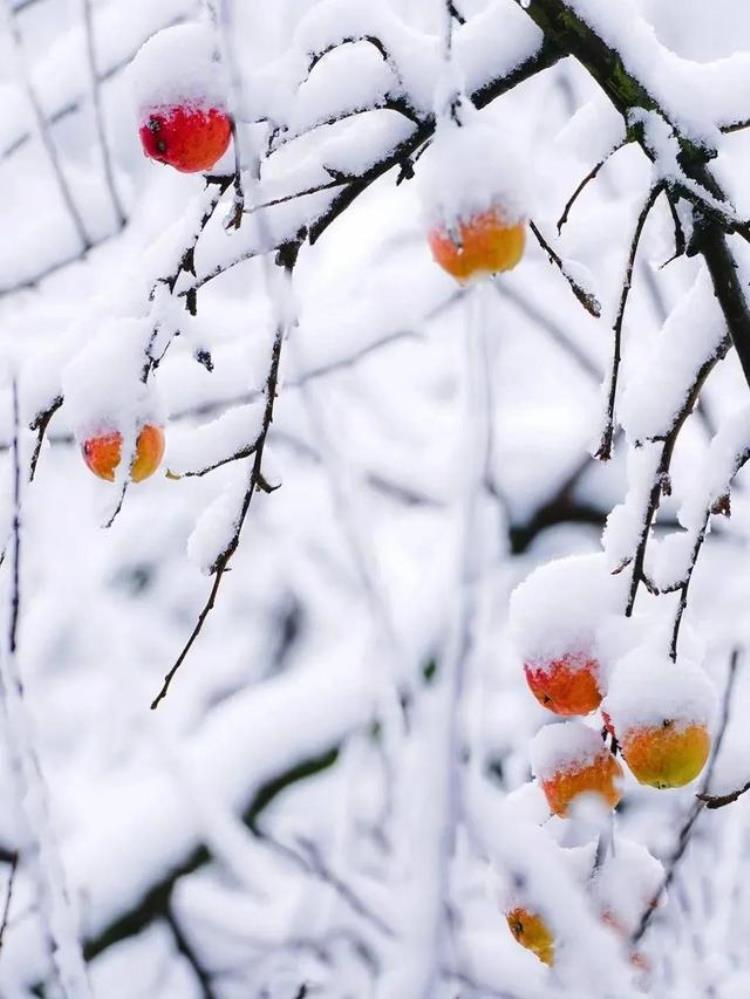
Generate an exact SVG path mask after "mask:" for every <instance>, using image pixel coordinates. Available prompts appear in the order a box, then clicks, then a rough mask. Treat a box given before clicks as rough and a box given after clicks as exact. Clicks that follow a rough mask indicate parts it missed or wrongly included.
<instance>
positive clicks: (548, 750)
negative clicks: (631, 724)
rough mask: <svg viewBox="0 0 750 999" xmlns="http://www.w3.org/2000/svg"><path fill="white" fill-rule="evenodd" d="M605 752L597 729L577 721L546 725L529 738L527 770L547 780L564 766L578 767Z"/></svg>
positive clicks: (585, 765) (564, 767) (578, 768)
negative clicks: (528, 763)
mask: <svg viewBox="0 0 750 999" xmlns="http://www.w3.org/2000/svg"><path fill="white" fill-rule="evenodd" d="M607 752H608V750H607V748H606V746H605V745H604V743H603V742H602V738H601V736H600V735H599V733H598V732H595V731H594V730H593V729H592V728H588V727H587V726H586V725H584V724H582V723H581V722H577V721H569V722H562V723H561V724H553V725H546V726H545V727H544V728H541V729H539V731H538V732H537V734H536V735H535V736H534V738H533V739H532V741H531V770H532V772H533V774H534V776H535V777H537V778H538V779H539V780H543V781H544V780H548V779H549V778H550V777H554V776H555V774H558V773H560V771H564V770H582V769H583V768H584V767H587V766H589V765H590V764H591V763H593V762H594V760H596V759H598V758H599V757H600V756H603V755H605V754H606V753H607Z"/></svg>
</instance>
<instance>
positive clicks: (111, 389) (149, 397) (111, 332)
mask: <svg viewBox="0 0 750 999" xmlns="http://www.w3.org/2000/svg"><path fill="white" fill-rule="evenodd" d="M150 332H151V324H150V323H149V321H148V320H147V319H117V320H115V321H112V322H111V323H110V324H109V325H108V326H106V327H105V328H104V329H102V330H101V331H100V332H99V333H98V334H97V335H96V336H95V337H94V338H93V339H92V340H91V341H90V342H89V343H88V344H87V345H86V346H85V347H84V349H83V350H81V351H80V353H79V354H77V355H76V357H74V358H73V360H72V361H71V362H70V363H69V364H67V365H66V367H65V368H64V370H63V373H62V379H61V380H62V390H63V394H64V396H65V411H66V414H67V416H68V419H69V420H70V423H71V426H72V428H73V431H74V433H75V435H76V438H77V439H78V440H79V441H80V442H83V441H84V440H87V439H88V438H89V437H92V436H96V435H97V434H100V433H107V432H110V431H112V430H119V431H120V432H121V433H122V434H123V437H124V439H125V440H127V438H128V436H129V434H131V433H134V432H135V430H136V429H137V428H140V427H142V426H143V425H144V424H146V423H156V424H162V423H163V422H164V414H163V412H162V410H161V406H160V404H159V401H158V399H157V397H156V395H155V393H154V391H153V389H152V388H151V386H150V385H148V384H147V385H144V384H143V382H142V381H141V375H142V372H143V365H144V358H145V354H144V349H145V346H146V344H147V342H148V339H149V336H150Z"/></svg>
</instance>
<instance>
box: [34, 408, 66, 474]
mask: <svg viewBox="0 0 750 999" xmlns="http://www.w3.org/2000/svg"><path fill="white" fill-rule="evenodd" d="M62 404H63V397H62V396H61V395H56V396H55V398H54V399H53V400H52V402H51V403H50V404H49V406H47V408H46V409H43V410H42V411H41V412H39V413H37V415H36V416H35V417H34V420H33V422H32V423H31V424H30V426H29V429H30V430H36V433H37V438H36V444H35V445H34V450H33V452H32V455H31V463H30V466H29V482H33V481H34V476H35V475H36V466H37V462H38V461H39V454H40V452H41V450H42V444H43V443H44V435H45V433H46V432H47V427H48V426H49V423H50V420H51V419H52V417H53V416H54V415H55V413H56V412H57V411H58V409H59V408H60V407H61V406H62Z"/></svg>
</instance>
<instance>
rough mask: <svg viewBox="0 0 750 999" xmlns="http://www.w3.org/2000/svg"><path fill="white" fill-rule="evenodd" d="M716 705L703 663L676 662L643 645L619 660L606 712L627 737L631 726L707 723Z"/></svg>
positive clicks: (714, 711) (708, 724)
mask: <svg viewBox="0 0 750 999" xmlns="http://www.w3.org/2000/svg"><path fill="white" fill-rule="evenodd" d="M716 703H717V700H716V691H715V688H714V687H713V685H712V683H711V681H710V680H709V679H708V677H707V676H706V674H705V672H704V671H703V670H702V669H701V668H700V667H699V666H697V665H696V664H695V663H693V662H691V661H690V660H689V659H679V660H678V661H677V662H676V663H673V662H672V661H671V660H670V659H669V658H668V657H666V656H664V655H663V654H660V653H659V651H658V649H657V648H655V647H653V646H651V645H643V646H641V647H640V648H637V649H634V650H633V651H632V652H630V653H628V655H626V656H624V657H623V658H622V659H621V660H620V661H619V662H618V663H617V664H616V666H615V668H614V670H613V673H612V676H611V678H610V684H609V690H608V692H607V696H606V697H605V699H604V701H603V702H602V710H604V711H606V712H607V714H608V715H609V716H610V718H611V719H612V723H613V725H614V727H615V731H616V732H617V733H618V735H619V737H620V738H624V737H625V736H626V735H627V733H628V732H630V731H632V730H633V729H637V728H648V727H650V726H661V724H662V722H664V721H674V722H676V723H677V726H678V727H687V726H689V725H704V726H706V727H709V726H710V725H711V724H712V722H713V719H714V716H715V713H716Z"/></svg>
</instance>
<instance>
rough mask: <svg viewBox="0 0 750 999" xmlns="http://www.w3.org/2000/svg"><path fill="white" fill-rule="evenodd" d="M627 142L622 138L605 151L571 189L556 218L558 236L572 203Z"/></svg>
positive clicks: (566, 219)
mask: <svg viewBox="0 0 750 999" xmlns="http://www.w3.org/2000/svg"><path fill="white" fill-rule="evenodd" d="M627 143H628V139H623V140H622V141H621V142H618V143H617V145H616V146H615V147H614V149H610V151H609V152H608V153H607V155H606V156H605V157H604V158H603V159H601V160H599V162H598V163H596V164H595V165H594V166H593V167H592V168H591V170H589V172H588V173H587V174H586V176H585V177H584V178H583V180H582V181H581V182H580V184H579V185H578V187H576V189H575V191H573V193H572V194H571V196H570V197H569V198H568V201H567V203H566V205H565V208H564V209H563V213H562V215H561V216H560V218H559V219H558V220H557V235H558V236H559V235H560V233H561V232H562V230H563V226H564V225H565V223H566V222H567V221H568V216H569V215H570V210H571V209H572V207H573V205H574V204H575V203H576V201H577V200H578V198H579V197H580V195H581V194H583V192H584V191H585V190H586V188H587V187H588V185H589V184H590V183H591V181H592V180H595V179H596V178H597V177H598V176H599V171H600V170H601V168H602V167H603V166H604V164H605V163H608V162H609V161H610V159H611V158H612V157H613V156H614V155H615V153H616V152H617V151H618V150H620V149H622V147H623V146H625V145H627Z"/></svg>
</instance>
